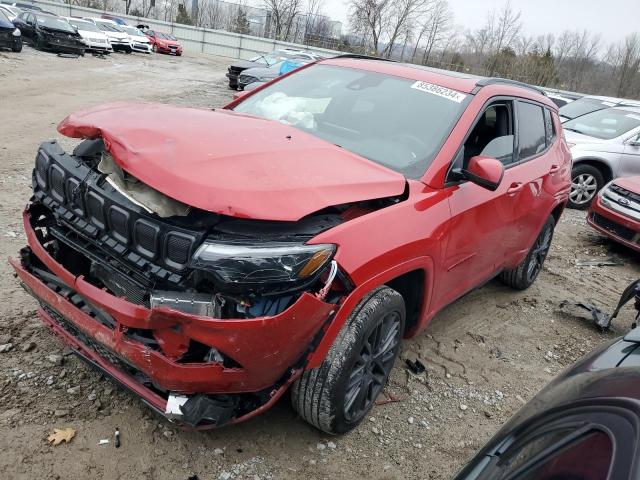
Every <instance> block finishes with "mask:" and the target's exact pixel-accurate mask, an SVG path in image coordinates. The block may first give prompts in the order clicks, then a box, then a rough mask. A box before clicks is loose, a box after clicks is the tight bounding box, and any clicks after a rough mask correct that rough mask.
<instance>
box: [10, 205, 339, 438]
mask: <svg viewBox="0 0 640 480" xmlns="http://www.w3.org/2000/svg"><path fill="white" fill-rule="evenodd" d="M31 208H32V209H33V208H35V209H36V210H38V211H39V210H41V209H42V205H41V204H36V205H35V206H32V207H31ZM30 212H31V210H27V211H26V212H25V214H24V228H25V232H26V235H27V239H28V243H29V246H28V247H26V248H24V249H23V250H22V251H21V258H20V261H16V260H14V259H10V263H11V265H12V267H13V268H14V270H15V272H16V274H17V275H18V277H19V279H20V281H21V283H22V285H23V286H24V288H25V290H27V292H29V293H30V294H31V295H33V296H34V297H35V298H36V299H37V300H38V301H39V302H40V305H41V309H40V310H39V316H40V318H41V319H42V321H43V322H44V323H45V324H46V325H48V326H49V327H50V328H51V329H52V330H53V332H54V333H56V334H57V335H58V336H60V337H61V338H62V339H63V341H64V342H65V343H67V344H68V345H69V346H70V347H71V348H72V349H73V350H74V351H75V352H76V353H78V354H79V355H80V356H81V357H83V358H84V359H85V360H87V361H88V362H90V363H91V364H92V365H94V366H95V367H97V368H99V369H100V370H102V371H103V372H104V373H106V374H107V375H109V376H110V377H112V378H114V379H115V380H117V381H118V382H119V383H121V384H122V385H124V386H125V387H126V388H127V389H129V390H130V391H132V392H134V393H135V394H137V395H139V396H140V397H142V399H143V400H144V401H145V402H146V403H147V404H148V405H149V406H151V407H152V408H153V409H154V410H156V411H157V412H159V413H161V414H163V415H166V416H167V418H169V419H171V420H172V421H175V422H177V423H180V424H183V425H185V426H186V427H191V428H197V429H204V428H215V427H218V426H221V425H225V424H231V423H237V422H240V421H243V420H246V419H248V418H250V417H252V416H254V415H256V414H258V413H260V412H262V411H263V410H266V409H267V408H269V407H270V406H271V405H273V403H275V401H276V400H277V399H278V398H279V397H280V396H281V395H282V393H284V391H286V389H287V387H288V386H289V385H290V383H291V382H293V381H294V380H295V379H296V378H297V376H298V375H299V374H300V373H301V371H302V367H303V366H304V359H305V358H306V357H307V355H308V353H309V348H310V346H311V345H313V343H314V339H315V338H316V336H317V335H319V332H320V331H321V328H322V327H323V325H324V324H325V322H326V320H327V318H328V317H329V316H330V315H331V312H332V311H333V309H334V308H335V306H334V305H332V304H328V303H325V302H322V301H321V300H319V299H317V298H316V297H315V296H313V295H310V294H307V293H303V294H302V295H301V296H300V297H299V298H298V299H297V301H295V302H294V303H293V304H292V305H291V306H290V307H289V308H287V309H286V310H284V311H283V312H282V313H280V314H278V315H274V316H270V317H259V318H251V319H246V318H245V319H219V318H212V317H210V316H199V315H195V314H189V313H185V312H181V311H177V310H173V309H171V308H168V307H166V306H160V307H156V308H154V307H151V308H147V307H146V306H143V305H140V304H135V303H132V302H130V301H128V300H126V299H124V298H120V297H117V296H115V295H113V294H112V293H110V291H109V290H108V288H107V287H106V286H104V285H94V284H92V283H90V281H89V279H88V278H86V277H85V276H84V275H82V274H78V273H73V272H72V271H70V270H69V269H68V268H67V267H65V266H64V265H63V263H64V262H65V261H66V257H64V255H63V257H64V258H60V259H59V258H56V256H57V255H58V252H56V247H55V245H56V244H57V240H56V239H55V237H52V236H49V235H48V233H47V227H44V226H42V225H40V224H39V223H38V222H39V221H40V222H42V221H43V218H44V217H43V216H41V215H38V216H37V218H36V215H35V214H34V215H33V216H32V215H31V213H30ZM61 262H62V263H61ZM211 352H214V353H213V354H212V353H211ZM176 395H179V396H182V397H186V399H187V400H186V401H184V402H183V403H182V404H181V405H179V406H178V410H175V409H174V410H173V411H172V410H171V409H170V408H168V407H169V406H170V405H168V400H169V399H170V398H171V397H172V396H173V397H175V396H176Z"/></svg>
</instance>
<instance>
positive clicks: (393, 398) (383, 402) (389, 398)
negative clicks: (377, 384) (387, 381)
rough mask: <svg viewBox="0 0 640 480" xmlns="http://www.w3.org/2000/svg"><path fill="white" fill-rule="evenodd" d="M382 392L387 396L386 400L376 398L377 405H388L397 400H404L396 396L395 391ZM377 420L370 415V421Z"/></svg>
mask: <svg viewBox="0 0 640 480" xmlns="http://www.w3.org/2000/svg"><path fill="white" fill-rule="evenodd" d="M382 393H383V394H384V396H385V397H387V398H386V399H384V400H376V402H375V404H376V405H377V406H381V405H387V404H389V403H397V402H401V401H402V399H401V398H400V397H396V396H395V395H394V394H393V393H389V392H387V391H383V392H382ZM375 420H376V419H375V418H374V417H369V421H370V422H375Z"/></svg>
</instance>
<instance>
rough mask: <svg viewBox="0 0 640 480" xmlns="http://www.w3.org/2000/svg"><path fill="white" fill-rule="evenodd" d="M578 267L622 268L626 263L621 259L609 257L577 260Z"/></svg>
mask: <svg viewBox="0 0 640 480" xmlns="http://www.w3.org/2000/svg"><path fill="white" fill-rule="evenodd" d="M576 265H577V266H578V267H622V266H624V262H623V261H622V260H620V259H619V258H615V257H609V258H605V259H593V260H577V261H576Z"/></svg>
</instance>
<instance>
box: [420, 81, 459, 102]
mask: <svg viewBox="0 0 640 480" xmlns="http://www.w3.org/2000/svg"><path fill="white" fill-rule="evenodd" d="M411 88H415V89H416V90H420V91H421V92H427V93H431V94H432V95H438V96H439V97H443V98H447V99H449V100H451V101H453V102H456V103H462V101H463V100H464V99H465V98H467V96H466V95H465V94H464V93H460V92H456V91H455V90H451V89H450V88H446V87H441V86H440V85H434V84H433V83H427V82H416V83H414V84H413V85H411Z"/></svg>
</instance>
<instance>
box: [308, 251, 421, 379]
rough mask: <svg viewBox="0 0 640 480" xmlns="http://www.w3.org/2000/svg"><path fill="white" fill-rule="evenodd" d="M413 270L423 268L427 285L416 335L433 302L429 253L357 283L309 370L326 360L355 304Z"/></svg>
mask: <svg viewBox="0 0 640 480" xmlns="http://www.w3.org/2000/svg"><path fill="white" fill-rule="evenodd" d="M413 270H424V272H425V288H424V296H423V298H424V301H423V302H422V306H421V308H420V316H419V319H418V322H417V324H416V327H414V328H413V329H412V330H411V331H410V332H408V335H407V336H413V335H415V334H416V333H417V332H418V331H420V330H421V329H422V328H424V326H426V323H427V321H428V318H427V317H428V315H427V312H429V308H428V307H429V305H430V304H431V292H433V288H432V287H433V280H434V274H433V272H434V266H433V259H432V258H431V257H428V256H424V257H416V258H414V259H412V260H408V261H406V262H403V263H400V264H398V265H396V266H394V267H392V268H390V269H388V270H385V271H384V272H381V273H379V274H377V275H376V276H374V277H371V278H370V279H368V280H367V281H365V282H364V283H362V284H361V285H358V286H357V287H356V288H355V290H353V292H351V293H350V294H349V295H348V296H347V297H346V299H345V300H344V301H343V302H342V304H341V305H340V309H339V310H338V313H337V314H336V316H335V317H334V318H333V320H332V321H331V323H330V324H329V326H328V327H327V329H326V331H325V334H324V336H323V337H322V340H321V341H320V343H319V344H318V347H317V348H316V349H315V351H314V352H313V353H311V355H310V357H309V362H308V364H307V367H306V368H307V369H313V368H317V367H319V366H320V365H321V364H322V362H323V361H324V359H325V357H326V356H327V353H328V352H329V349H330V348H331V345H333V342H334V341H335V339H336V337H337V336H338V334H339V333H340V330H341V329H342V327H343V326H344V324H345V322H346V321H347V319H348V318H349V315H350V314H351V312H352V311H353V309H354V308H355V307H356V305H357V304H358V303H359V302H360V301H361V300H362V299H363V298H364V297H365V295H367V293H369V292H370V291H372V290H373V289H375V288H377V287H379V286H381V285H384V284H385V283H386V282H388V281H389V280H393V279H394V278H396V277H399V276H400V275H403V274H405V273H408V272H411V271H413Z"/></svg>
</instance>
